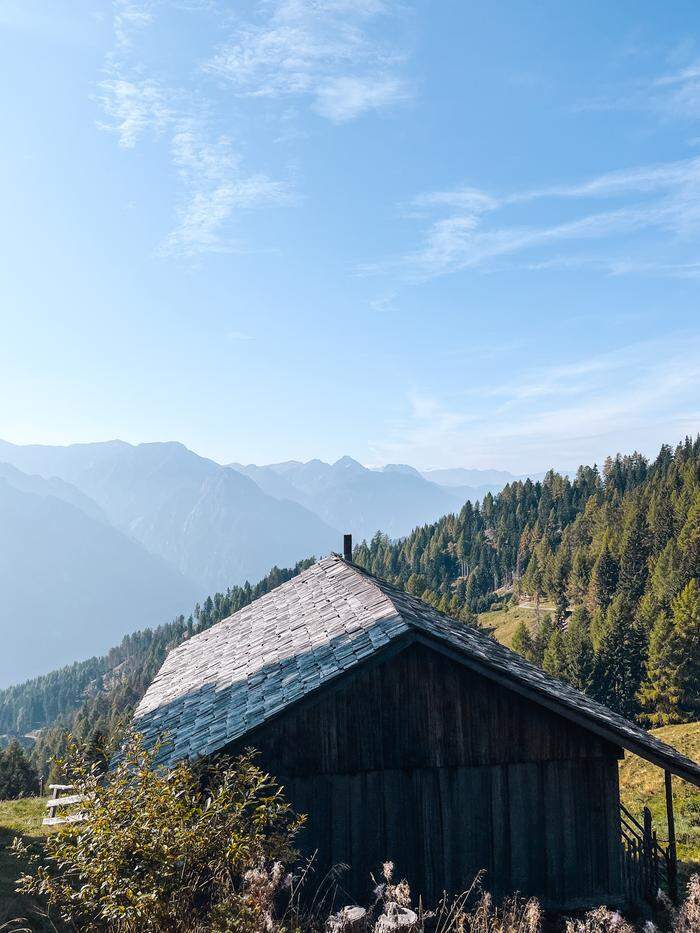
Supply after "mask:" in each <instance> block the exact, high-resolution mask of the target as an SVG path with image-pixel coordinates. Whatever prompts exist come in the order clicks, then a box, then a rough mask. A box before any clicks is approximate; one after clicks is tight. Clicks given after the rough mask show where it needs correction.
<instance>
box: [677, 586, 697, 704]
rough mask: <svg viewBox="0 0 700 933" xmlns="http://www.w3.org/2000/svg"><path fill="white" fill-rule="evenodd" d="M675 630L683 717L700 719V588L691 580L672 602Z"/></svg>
mask: <svg viewBox="0 0 700 933" xmlns="http://www.w3.org/2000/svg"><path fill="white" fill-rule="evenodd" d="M673 628H674V633H675V638H676V639H677V640H678V654H679V658H680V664H679V668H678V690H679V694H680V696H679V706H680V711H681V713H680V717H679V718H681V719H682V720H684V721H686V722H688V721H691V720H695V719H700V586H699V585H698V581H697V579H692V580H691V581H690V582H689V583H688V585H687V586H686V587H685V589H683V590H682V591H681V592H680V593H679V594H678V596H677V597H676V598H675V599H674V601H673Z"/></svg>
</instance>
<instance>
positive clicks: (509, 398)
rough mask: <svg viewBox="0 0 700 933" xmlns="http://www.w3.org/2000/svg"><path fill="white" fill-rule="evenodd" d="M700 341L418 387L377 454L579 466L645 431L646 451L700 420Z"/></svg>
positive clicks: (423, 461) (429, 460) (428, 460)
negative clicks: (430, 389)
mask: <svg viewBox="0 0 700 933" xmlns="http://www.w3.org/2000/svg"><path fill="white" fill-rule="evenodd" d="M699 393H700V344H699V343H698V340H697V339H696V338H694V337H693V336H692V335H688V334H676V335H673V336H671V337H669V338H665V339H663V340H657V341H646V342H638V343H634V344H629V345H627V346H621V347H618V348H616V349H615V350H612V351H608V352H605V353H601V354H598V355H593V356H590V357H587V358H582V359H578V360H576V359H574V360H572V361H570V362H569V363H566V364H559V365H556V366H543V367H538V368H535V369H531V370H525V371H523V372H522V373H521V374H517V373H516V374H515V375H514V378H513V380H512V381H511V382H509V383H497V382H494V383H492V384H491V385H489V384H488V382H486V384H483V383H481V382H480V384H479V385H478V386H475V387H474V390H473V391H472V392H468V393H466V395H464V396H460V397H452V398H449V399H441V398H437V397H435V396H434V395H430V394H422V393H420V392H413V393H411V394H409V396H408V397H407V399H406V414H405V416H404V417H403V418H402V419H398V420H396V421H394V422H393V423H391V424H389V425H388V426H387V429H386V431H385V433H384V436H383V437H382V440H381V441H378V442H377V443H375V444H374V445H372V450H373V455H374V456H375V457H377V458H378V460H382V461H384V462H389V461H390V462H393V461H397V460H399V461H401V462H404V461H405V462H411V463H417V464H419V465H420V466H421V467H423V468H425V467H430V466H432V465H435V464H438V463H441V464H445V463H447V464H448V465H450V464H451V465H464V464H465V463H469V464H470V465H474V466H485V465H487V464H488V463H492V462H493V460H494V458H497V459H498V461H499V462H502V463H503V464H504V466H506V467H508V468H511V469H515V470H516V472H521V469H522V464H523V462H527V463H528V464H529V468H530V469H533V470H536V469H542V468H547V467H549V466H551V465H552V464H553V463H556V464H558V465H559V466H560V467H567V468H569V467H575V466H577V465H578V463H579V462H590V460H591V458H596V457H597V458H601V457H603V456H605V455H606V454H608V453H610V452H611V451H615V450H620V449H626V448H629V449H633V448H634V447H635V446H636V445H637V444H638V438H639V436H640V435H643V436H644V437H645V438H647V439H648V445H649V451H648V452H652V450H653V448H654V446H656V445H658V444H660V443H662V442H667V441H669V439H670V436H669V427H671V428H675V434H676V436H677V437H678V438H679V439H680V438H681V437H682V436H683V435H684V434H685V433H688V432H690V433H692V432H694V431H695V430H696V429H697V420H698V417H699V415H700V410H699V407H698V403H697V399H698V397H699Z"/></svg>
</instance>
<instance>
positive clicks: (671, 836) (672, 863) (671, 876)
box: [664, 770, 678, 901]
mask: <svg viewBox="0 0 700 933" xmlns="http://www.w3.org/2000/svg"><path fill="white" fill-rule="evenodd" d="M671 778H672V775H671V772H670V771H668V770H666V771H664V781H665V784H666V823H667V825H668V893H669V896H670V898H671V900H672V901H675V900H677V898H678V864H677V860H676V821H675V819H674V817H673V785H672V783H671Z"/></svg>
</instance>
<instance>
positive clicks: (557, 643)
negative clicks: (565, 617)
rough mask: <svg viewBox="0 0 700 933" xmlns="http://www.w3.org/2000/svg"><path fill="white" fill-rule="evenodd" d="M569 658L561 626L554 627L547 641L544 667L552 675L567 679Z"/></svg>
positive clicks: (543, 658) (543, 660)
mask: <svg viewBox="0 0 700 933" xmlns="http://www.w3.org/2000/svg"><path fill="white" fill-rule="evenodd" d="M566 662H567V658H566V650H565V648H564V637H563V635H562V632H561V629H560V628H556V627H555V628H554V630H553V631H552V634H551V636H550V637H549V640H548V642H547V647H546V648H545V650H544V655H543V657H542V667H543V668H544V670H545V671H547V673H548V674H551V675H552V677H558V678H559V680H566V674H567V663H566Z"/></svg>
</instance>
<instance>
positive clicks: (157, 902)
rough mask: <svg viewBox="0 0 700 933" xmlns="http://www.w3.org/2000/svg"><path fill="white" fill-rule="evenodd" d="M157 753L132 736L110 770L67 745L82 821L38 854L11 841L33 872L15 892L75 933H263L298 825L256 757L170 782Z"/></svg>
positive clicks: (187, 772) (182, 772)
mask: <svg viewBox="0 0 700 933" xmlns="http://www.w3.org/2000/svg"><path fill="white" fill-rule="evenodd" d="M157 754H158V748H155V749H153V750H146V749H145V748H144V747H143V744H142V742H141V740H140V737H139V736H137V735H132V736H131V737H130V738H129V739H128V740H127V742H126V744H125V747H124V750H123V753H122V754H121V756H120V758H119V761H118V763H117V764H116V766H115V767H114V768H113V769H112V770H111V771H105V770H104V768H103V767H100V766H99V765H96V764H94V763H91V762H90V759H89V757H88V756H87V755H86V754H85V753H84V752H82V751H81V750H80V749H78V748H77V746H75V745H71V746H70V749H69V753H68V756H67V759H66V761H64V762H62V768H63V773H64V774H67V775H68V776H69V777H70V782H71V783H72V784H73V785H74V787H75V790H74V791H73V793H81V794H83V795H84V798H85V799H84V800H83V801H82V802H81V803H79V804H76V805H75V806H74V807H73V808H72V809H73V811H74V813H73V815H74V816H77V815H78V814H79V815H80V816H81V817H82V818H81V819H79V820H76V821H75V822H70V823H66V824H64V825H63V826H62V827H61V829H60V831H58V832H55V833H52V834H51V835H49V836H48V837H47V839H46V840H45V842H44V845H43V846H42V848H41V849H38V850H36V851H31V850H28V849H27V847H26V846H25V844H24V843H22V842H21V841H19V840H18V839H16V840H15V841H14V843H13V847H14V850H15V852H16V854H17V855H18V856H20V857H22V858H25V859H26V858H28V859H29V863H30V870H29V872H28V873H27V874H25V875H22V876H21V877H20V880H19V883H18V890H20V891H21V892H22V893H25V894H33V895H37V896H39V897H40V898H41V899H43V901H44V902H45V903H46V904H47V905H48V908H49V910H50V911H52V912H53V913H54V914H55V915H57V916H58V917H60V919H61V920H62V921H63V922H64V923H66V924H68V925H69V926H70V927H72V928H74V929H79V930H81V931H96V930H104V929H109V930H111V931H118V933H132V931H146V930H148V931H184V930H188V931H193V930H204V929H206V930H209V931H240V933H249V931H258V930H262V929H264V928H265V927H266V925H267V922H268V919H269V917H270V913H271V909H272V905H271V898H272V897H273V895H274V892H275V891H276V890H277V889H278V888H279V885H280V878H281V875H282V873H283V871H284V869H283V866H284V865H286V864H288V863H290V862H291V861H292V860H293V859H294V857H295V855H296V853H295V852H294V849H293V841H294V836H295V834H296V832H297V830H298V829H299V827H300V826H301V823H302V818H300V817H297V816H296V815H295V814H294V813H292V811H291V809H290V807H289V805H288V803H287V802H286V801H285V800H284V798H283V797H282V794H281V791H280V788H279V787H278V786H277V785H276V784H275V782H274V781H273V780H272V779H271V778H270V776H269V775H267V774H265V773H264V772H263V771H262V770H261V769H260V768H259V767H258V766H257V765H256V763H255V759H254V757H253V755H252V753H247V754H245V755H243V756H241V757H239V758H237V759H235V760H231V759H220V760H218V761H213V762H208V763H207V764H206V766H197V765H191V764H189V763H187V762H182V763H180V764H178V765H177V766H176V767H175V768H173V769H172V770H170V771H167V770H165V769H163V768H159V767H157V765H156V758H157ZM76 811H77V812H76Z"/></svg>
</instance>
